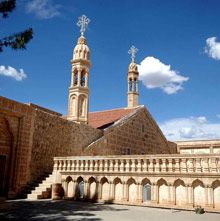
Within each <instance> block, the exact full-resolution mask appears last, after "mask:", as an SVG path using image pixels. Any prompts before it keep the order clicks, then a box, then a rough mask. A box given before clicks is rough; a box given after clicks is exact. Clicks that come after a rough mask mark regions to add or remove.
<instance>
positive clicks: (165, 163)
mask: <svg viewBox="0 0 220 221" xmlns="http://www.w3.org/2000/svg"><path fill="white" fill-rule="evenodd" d="M161 172H167V160H166V159H164V158H163V159H162V165H161Z"/></svg>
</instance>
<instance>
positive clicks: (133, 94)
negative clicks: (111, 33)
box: [0, 17, 220, 212]
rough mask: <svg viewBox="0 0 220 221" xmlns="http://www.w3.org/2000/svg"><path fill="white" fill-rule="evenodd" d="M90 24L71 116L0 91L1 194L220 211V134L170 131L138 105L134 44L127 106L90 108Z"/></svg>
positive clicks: (78, 60)
mask: <svg viewBox="0 0 220 221" xmlns="http://www.w3.org/2000/svg"><path fill="white" fill-rule="evenodd" d="M81 18H82V17H81ZM84 19H85V17H84ZM84 32H85V23H84V24H83V25H82V24H81V36H80V37H79V38H78V41H77V44H76V46H75V48H74V51H73V58H72V60H71V64H72V70H71V83H70V87H69V97H68V114H67V116H62V115H61V114H59V113H57V112H55V111H52V110H49V109H47V108H44V107H41V106H38V105H35V104H32V103H28V104H23V103H19V102H16V101H13V100H10V99H8V98H5V97H0V197H6V198H16V197H18V198H19V197H27V198H28V199H30V200H31V199H32V200H36V199H40V198H50V197H51V196H52V198H54V199H57V198H58V199H60V198H64V199H75V200H95V201H104V202H111V203H120V204H132V205H142V206H154V207H167V208H180V209H181V208H182V209H193V208H194V207H197V206H201V207H204V208H205V209H206V210H207V211H218V212H220V140H208V141H185V142H184V141H183V142H170V141H168V140H167V139H166V137H165V136H164V135H163V133H162V131H161V130H160V128H159V126H158V125H157V123H156V122H155V120H154V119H153V117H152V115H151V114H150V113H149V111H148V110H147V108H146V107H145V106H143V105H139V92H138V83H139V81H138V77H139V73H138V67H137V64H136V63H135V60H134V53H133V52H134V51H133V52H132V61H131V63H130V65H129V67H128V73H127V82H125V83H126V84H128V91H127V100H128V103H127V107H124V108H117V109H112V110H106V111H98V112H89V93H90V91H89V78H90V49H89V47H88V45H87V40H86V38H85V36H84ZM133 49H134V48H133ZM125 74H126V73H125ZM61 190H62V191H61ZM51 192H52V193H51ZM61 192H62V194H61Z"/></svg>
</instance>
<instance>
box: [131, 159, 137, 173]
mask: <svg viewBox="0 0 220 221" xmlns="http://www.w3.org/2000/svg"><path fill="white" fill-rule="evenodd" d="M135 167H136V163H135V159H132V160H131V172H135V170H136V168H135Z"/></svg>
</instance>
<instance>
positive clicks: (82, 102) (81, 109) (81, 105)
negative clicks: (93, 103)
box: [79, 95, 86, 117]
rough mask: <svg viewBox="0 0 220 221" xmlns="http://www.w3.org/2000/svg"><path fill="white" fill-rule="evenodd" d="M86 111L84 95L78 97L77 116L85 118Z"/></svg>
mask: <svg viewBox="0 0 220 221" xmlns="http://www.w3.org/2000/svg"><path fill="white" fill-rule="evenodd" d="M85 109H86V97H85V96H84V95H80V97H79V116H80V117H85V111H86V110H85Z"/></svg>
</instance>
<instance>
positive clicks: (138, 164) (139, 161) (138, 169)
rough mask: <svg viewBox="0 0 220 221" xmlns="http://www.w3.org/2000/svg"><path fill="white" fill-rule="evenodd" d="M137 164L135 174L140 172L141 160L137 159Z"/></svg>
mask: <svg viewBox="0 0 220 221" xmlns="http://www.w3.org/2000/svg"><path fill="white" fill-rule="evenodd" d="M137 162H138V163H137V172H141V159H138V160H137Z"/></svg>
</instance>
